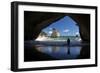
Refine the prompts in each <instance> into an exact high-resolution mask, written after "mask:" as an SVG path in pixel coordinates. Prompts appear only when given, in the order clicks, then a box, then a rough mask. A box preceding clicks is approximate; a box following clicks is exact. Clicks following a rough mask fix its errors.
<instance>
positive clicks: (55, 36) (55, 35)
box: [51, 28, 60, 38]
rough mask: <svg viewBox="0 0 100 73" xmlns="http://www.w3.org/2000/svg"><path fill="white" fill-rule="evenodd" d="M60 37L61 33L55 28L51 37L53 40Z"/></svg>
mask: <svg viewBox="0 0 100 73" xmlns="http://www.w3.org/2000/svg"><path fill="white" fill-rule="evenodd" d="M59 36H60V33H59V32H58V31H57V30H56V29H55V28H53V30H52V34H51V37H52V38H57V37H59Z"/></svg>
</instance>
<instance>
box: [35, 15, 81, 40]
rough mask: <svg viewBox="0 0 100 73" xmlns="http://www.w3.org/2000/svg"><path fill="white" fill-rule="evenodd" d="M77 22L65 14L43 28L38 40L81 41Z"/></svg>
mask: <svg viewBox="0 0 100 73" xmlns="http://www.w3.org/2000/svg"><path fill="white" fill-rule="evenodd" d="M77 24H78V23H77V22H75V21H74V20H73V19H72V18H71V17H70V16H64V17H62V18H61V19H59V20H57V21H55V22H53V23H51V24H50V25H49V26H47V27H45V28H43V29H42V30H41V32H40V34H39V35H38V37H37V38H36V41H67V39H68V38H69V39H70V40H71V41H75V40H77V41H81V37H80V33H79V26H78V25H77Z"/></svg>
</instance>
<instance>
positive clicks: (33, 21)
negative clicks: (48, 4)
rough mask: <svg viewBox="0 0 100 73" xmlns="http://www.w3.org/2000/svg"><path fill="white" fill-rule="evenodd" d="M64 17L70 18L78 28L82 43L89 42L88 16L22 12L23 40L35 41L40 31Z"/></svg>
mask: <svg viewBox="0 0 100 73" xmlns="http://www.w3.org/2000/svg"><path fill="white" fill-rule="evenodd" d="M64 16H70V17H71V18H72V19H73V20H74V21H76V22H77V24H76V25H78V26H79V31H80V36H81V38H82V40H83V41H87V42H89V41H90V15H89V14H64V13H49V12H29V11H28V12H27V11H25V12H24V40H32V39H33V40H35V39H36V38H37V37H38V35H39V34H40V32H41V30H42V29H44V28H46V27H48V26H49V25H50V24H51V23H53V22H56V21H58V20H59V19H61V18H63V17H64Z"/></svg>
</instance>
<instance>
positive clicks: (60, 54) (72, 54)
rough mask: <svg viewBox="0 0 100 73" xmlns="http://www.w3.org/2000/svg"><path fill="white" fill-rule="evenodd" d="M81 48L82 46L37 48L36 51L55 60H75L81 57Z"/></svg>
mask: <svg viewBox="0 0 100 73" xmlns="http://www.w3.org/2000/svg"><path fill="white" fill-rule="evenodd" d="M81 48H82V47H81V46H75V47H69V46H36V48H35V49H37V50H38V51H39V52H42V53H45V54H47V55H49V56H51V57H53V58H55V59H75V58H77V57H78V56H79V55H80V51H81Z"/></svg>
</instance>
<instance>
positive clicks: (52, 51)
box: [24, 11, 90, 62]
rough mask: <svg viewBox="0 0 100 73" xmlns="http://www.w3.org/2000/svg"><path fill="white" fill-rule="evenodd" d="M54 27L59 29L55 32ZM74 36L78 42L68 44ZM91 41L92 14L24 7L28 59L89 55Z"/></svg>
mask: <svg viewBox="0 0 100 73" xmlns="http://www.w3.org/2000/svg"><path fill="white" fill-rule="evenodd" d="M53 31H54V32H57V31H59V32H58V33H57V34H56V35H55V34H53ZM44 36H45V37H44ZM71 36H72V37H75V38H74V39H73V40H75V42H74V41H70V45H68V44H67V43H68V42H67V40H68V38H69V39H70V40H71ZM40 37H42V41H41V39H40ZM76 38H77V39H76ZM59 40H60V41H59ZM83 41H84V42H85V43H83ZM89 41H90V15H89V14H73V13H53V12H31V11H24V61H25V62H28V61H46V60H49V61H50V60H65V59H66V60H69V59H89V58H90V43H89ZM87 42H88V43H87Z"/></svg>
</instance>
